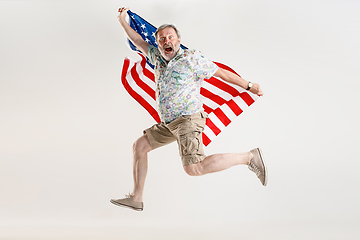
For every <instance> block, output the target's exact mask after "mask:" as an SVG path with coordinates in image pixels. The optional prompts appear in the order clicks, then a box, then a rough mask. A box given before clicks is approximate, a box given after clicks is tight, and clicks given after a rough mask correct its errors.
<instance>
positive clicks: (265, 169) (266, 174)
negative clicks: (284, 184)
mask: <svg viewBox="0 0 360 240" xmlns="http://www.w3.org/2000/svg"><path fill="white" fill-rule="evenodd" d="M257 150H258V152H259V155H260V159H261V163H262V165H263V167H264V178H265V181H264V184H263V185H264V186H266V184H267V179H268V172H267V167H266V165H265V161H264V157H263V153H262V151H261V149H260V148H257Z"/></svg>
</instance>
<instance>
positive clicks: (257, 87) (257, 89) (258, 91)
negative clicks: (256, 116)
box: [249, 83, 264, 96]
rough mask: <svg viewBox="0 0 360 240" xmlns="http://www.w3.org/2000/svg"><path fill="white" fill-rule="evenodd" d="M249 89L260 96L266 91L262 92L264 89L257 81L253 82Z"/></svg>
mask: <svg viewBox="0 0 360 240" xmlns="http://www.w3.org/2000/svg"><path fill="white" fill-rule="evenodd" d="M249 91H250V92H252V93H253V94H256V95H259V96H262V95H264V93H263V92H262V90H261V88H260V85H259V84H257V83H253V84H252V87H251V88H250V90H249Z"/></svg>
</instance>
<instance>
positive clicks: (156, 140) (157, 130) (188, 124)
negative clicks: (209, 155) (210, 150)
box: [144, 111, 207, 166]
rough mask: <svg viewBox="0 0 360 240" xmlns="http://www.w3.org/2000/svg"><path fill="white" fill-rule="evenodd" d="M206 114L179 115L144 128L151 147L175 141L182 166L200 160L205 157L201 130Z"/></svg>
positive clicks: (202, 129)
mask: <svg viewBox="0 0 360 240" xmlns="http://www.w3.org/2000/svg"><path fill="white" fill-rule="evenodd" d="M206 118H207V114H206V113H205V112H202V111H201V112H197V113H194V114H192V115H184V116H180V117H178V118H177V119H175V120H174V121H172V122H170V123H168V124H165V123H163V122H161V123H158V124H155V125H154V126H152V127H151V128H148V129H146V130H144V133H146V135H147V137H148V139H149V142H150V145H151V147H152V149H156V148H159V147H162V146H165V145H167V144H169V143H172V142H174V141H177V143H178V146H179V154H180V156H181V160H182V164H183V166H186V165H190V164H195V163H198V162H201V161H202V160H204V158H205V157H206V156H205V154H204V149H203V141H202V132H203V131H204V127H205V122H206Z"/></svg>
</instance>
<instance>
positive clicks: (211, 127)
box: [206, 118, 221, 136]
mask: <svg viewBox="0 0 360 240" xmlns="http://www.w3.org/2000/svg"><path fill="white" fill-rule="evenodd" d="M206 125H207V126H208V127H209V128H210V129H211V130H212V131H213V133H215V135H216V136H217V135H219V133H220V132H221V130H220V129H219V128H218V127H217V126H216V125H215V124H214V123H213V121H211V119H210V118H207V119H206Z"/></svg>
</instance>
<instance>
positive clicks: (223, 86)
mask: <svg viewBox="0 0 360 240" xmlns="http://www.w3.org/2000/svg"><path fill="white" fill-rule="evenodd" d="M127 13H128V16H127V17H126V21H127V22H128V23H129V25H130V26H131V27H132V28H133V29H134V30H135V31H136V32H137V33H139V34H140V35H141V36H142V38H143V39H144V41H146V42H147V43H149V44H152V45H154V46H157V44H156V41H155V31H156V27H154V26H153V25H152V24H150V23H149V22H147V21H146V20H145V19H143V18H141V17H140V16H139V15H137V14H135V13H133V12H131V11H128V12H127ZM127 43H128V45H129V47H130V49H131V50H133V51H135V52H137V53H138V54H139V55H140V56H141V60H140V61H137V62H135V61H132V60H130V59H128V58H125V60H124V65H123V69H122V74H121V81H122V84H123V85H124V87H125V89H126V90H127V91H128V93H129V94H130V95H131V96H132V97H133V98H134V99H135V100H136V101H137V102H138V103H140V105H141V106H143V107H144V108H145V109H146V110H147V111H148V112H149V113H150V115H151V116H152V117H153V118H154V119H155V121H156V122H160V121H161V120H160V117H159V114H158V112H157V110H156V108H157V105H156V99H155V77H154V71H153V69H154V66H153V65H152V64H151V63H150V62H149V61H148V59H147V57H146V56H144V55H143V54H142V53H141V52H140V51H139V50H138V49H137V48H136V47H135V46H134V45H133V44H132V43H131V41H130V40H129V39H127ZM181 48H186V47H185V46H183V45H181ZM214 63H215V64H216V65H217V66H219V67H221V68H223V69H226V70H228V71H231V72H233V73H235V74H237V73H236V72H235V71H234V70H232V69H231V68H230V67H228V66H226V65H224V64H221V63H218V62H214ZM200 94H201V97H202V102H203V108H204V111H205V112H206V113H208V115H209V117H208V118H207V120H206V126H205V129H204V131H203V143H204V145H205V146H207V145H209V143H210V142H211V141H212V140H213V139H214V138H215V137H216V136H217V135H219V133H220V132H221V131H222V130H223V129H224V128H225V127H227V126H228V125H229V124H230V123H231V121H233V120H234V119H235V118H236V117H237V116H239V115H240V114H241V113H242V112H243V111H244V110H245V109H247V108H248V107H249V106H250V105H251V104H253V103H254V102H255V100H256V99H258V98H259V96H257V95H255V94H253V93H251V92H249V91H246V90H245V89H243V88H241V87H239V86H237V85H234V84H230V83H226V82H224V81H223V80H221V79H220V78H216V77H212V78H210V79H204V81H203V84H202V87H201V89H200Z"/></svg>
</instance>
